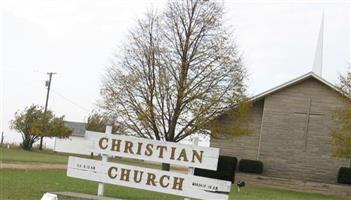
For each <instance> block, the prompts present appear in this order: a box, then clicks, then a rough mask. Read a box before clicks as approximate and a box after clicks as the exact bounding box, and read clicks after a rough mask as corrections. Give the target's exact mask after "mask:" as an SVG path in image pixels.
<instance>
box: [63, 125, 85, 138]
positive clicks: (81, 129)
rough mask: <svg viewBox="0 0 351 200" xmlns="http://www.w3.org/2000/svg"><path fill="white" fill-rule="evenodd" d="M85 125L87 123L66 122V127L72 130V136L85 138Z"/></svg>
mask: <svg viewBox="0 0 351 200" xmlns="http://www.w3.org/2000/svg"><path fill="white" fill-rule="evenodd" d="M85 125H86V123H83V122H71V121H65V126H66V127H68V128H70V129H72V136H78V137H84V136H85Z"/></svg>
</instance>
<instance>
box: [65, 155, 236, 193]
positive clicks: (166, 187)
mask: <svg viewBox="0 0 351 200" xmlns="http://www.w3.org/2000/svg"><path fill="white" fill-rule="evenodd" d="M128 170H130V171H129V173H126V172H127V171H128ZM109 172H110V173H109ZM122 172H124V176H123V175H122V174H121V173H122ZM126 174H129V178H127V175H126ZM67 176H69V177H74V178H80V179H85V180H91V181H97V182H103V183H108V184H113V185H121V186H126V187H132V188H138V189H144V190H150V191H156V192H162V193H167V194H173V195H179V196H185V197H191V198H198V199H213V200H227V199H228V193H229V192H230V189H231V182H229V181H222V180H217V179H210V178H205V177H198V176H193V175H187V174H181V173H175V172H168V171H161V170H156V169H149V168H143V167H136V166H130V165H125V164H118V163H112V162H101V161H97V160H91V159H85V158H79V157H72V156H70V157H69V159H68V168H67ZM153 177H154V178H153ZM162 177H163V178H162Z"/></svg>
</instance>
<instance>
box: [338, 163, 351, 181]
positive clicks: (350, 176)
mask: <svg viewBox="0 0 351 200" xmlns="http://www.w3.org/2000/svg"><path fill="white" fill-rule="evenodd" d="M338 183H343V184H351V168H348V167H340V169H339V173H338Z"/></svg>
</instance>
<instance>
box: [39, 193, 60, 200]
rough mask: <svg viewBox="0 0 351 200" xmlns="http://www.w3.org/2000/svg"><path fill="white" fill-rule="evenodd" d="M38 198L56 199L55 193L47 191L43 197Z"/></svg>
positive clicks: (44, 199)
mask: <svg viewBox="0 0 351 200" xmlns="http://www.w3.org/2000/svg"><path fill="white" fill-rule="evenodd" d="M40 200H57V195H56V194H51V193H48V192H47V193H45V194H44V195H43V197H42V198H41V199H40Z"/></svg>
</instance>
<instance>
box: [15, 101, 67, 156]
mask: <svg viewBox="0 0 351 200" xmlns="http://www.w3.org/2000/svg"><path fill="white" fill-rule="evenodd" d="M63 118H64V116H61V117H56V116H55V115H54V114H53V113H52V111H47V112H46V114H45V113H44V110H43V108H42V107H39V106H37V105H32V106H30V107H27V108H25V110H24V111H22V112H20V113H19V112H16V113H15V118H14V119H13V120H12V121H11V128H12V129H14V130H16V131H18V132H20V133H21V134H22V139H23V141H22V143H21V147H22V148H23V149H24V150H31V149H32V147H33V144H34V143H35V142H36V141H38V140H39V139H40V137H41V136H45V137H54V136H55V137H59V138H64V137H68V136H69V135H70V134H71V132H72V130H70V129H69V128H67V127H65V125H64V120H63Z"/></svg>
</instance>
